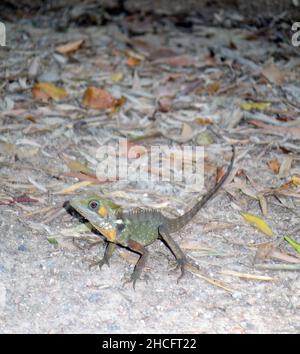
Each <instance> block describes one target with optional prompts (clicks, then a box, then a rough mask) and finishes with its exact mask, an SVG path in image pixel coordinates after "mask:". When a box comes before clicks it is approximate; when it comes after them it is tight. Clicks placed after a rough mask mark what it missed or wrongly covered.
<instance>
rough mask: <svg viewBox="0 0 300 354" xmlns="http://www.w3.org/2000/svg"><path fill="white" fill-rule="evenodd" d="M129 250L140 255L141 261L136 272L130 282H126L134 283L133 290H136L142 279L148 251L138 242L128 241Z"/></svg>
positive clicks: (138, 262) (135, 268) (137, 264)
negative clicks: (138, 282)
mask: <svg viewBox="0 0 300 354" xmlns="http://www.w3.org/2000/svg"><path fill="white" fill-rule="evenodd" d="M128 248H129V249H131V250H132V251H134V252H136V253H138V254H140V259H139V260H138V261H137V263H136V265H135V267H134V271H133V273H132V274H131V277H130V280H128V281H126V282H125V283H128V282H132V285H133V288H134V289H135V283H136V281H137V280H138V279H139V278H140V276H141V274H142V271H143V269H144V267H145V265H146V262H147V259H148V254H149V252H148V250H147V249H146V248H145V247H144V246H143V245H141V244H140V243H138V242H136V241H132V240H129V241H128Z"/></svg>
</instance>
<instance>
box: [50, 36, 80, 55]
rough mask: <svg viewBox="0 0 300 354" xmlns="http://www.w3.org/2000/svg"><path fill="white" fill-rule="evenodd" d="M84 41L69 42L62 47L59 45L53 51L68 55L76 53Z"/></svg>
mask: <svg viewBox="0 0 300 354" xmlns="http://www.w3.org/2000/svg"><path fill="white" fill-rule="evenodd" d="M83 42H84V39H79V40H78V41H74V42H69V43H66V44H63V45H60V46H58V47H56V48H55V50H56V51H57V52H58V53H60V54H68V53H72V52H76V51H77V50H78V49H79V48H80V47H81V46H82V44H83Z"/></svg>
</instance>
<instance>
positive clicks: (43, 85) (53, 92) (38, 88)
mask: <svg viewBox="0 0 300 354" xmlns="http://www.w3.org/2000/svg"><path fill="white" fill-rule="evenodd" d="M31 92H32V95H33V98H35V99H37V100H40V101H48V100H49V99H50V98H52V99H54V100H55V101H59V100H62V99H64V98H65V97H66V96H68V93H67V92H66V90H65V89H64V88H62V87H58V86H55V85H53V84H51V83H50V82H38V83H36V84H34V85H33V87H32V90H31Z"/></svg>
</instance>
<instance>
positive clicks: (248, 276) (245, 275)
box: [220, 270, 274, 281]
mask: <svg viewBox="0 0 300 354" xmlns="http://www.w3.org/2000/svg"><path fill="white" fill-rule="evenodd" d="M220 274H223V275H230V276H233V277H238V278H243V279H249V280H262V281H272V280H274V278H271V277H268V276H266V275H256V274H248V273H240V272H235V271H233V270H222V271H221V272H220Z"/></svg>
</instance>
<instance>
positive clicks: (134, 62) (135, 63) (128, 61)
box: [127, 56, 141, 66]
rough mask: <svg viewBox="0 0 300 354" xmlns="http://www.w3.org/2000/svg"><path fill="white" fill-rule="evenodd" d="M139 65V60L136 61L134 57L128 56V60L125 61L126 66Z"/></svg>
mask: <svg viewBox="0 0 300 354" xmlns="http://www.w3.org/2000/svg"><path fill="white" fill-rule="evenodd" d="M140 63H141V59H138V58H136V57H132V56H130V57H128V59H127V65H128V66H137V65H139V64H140Z"/></svg>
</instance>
